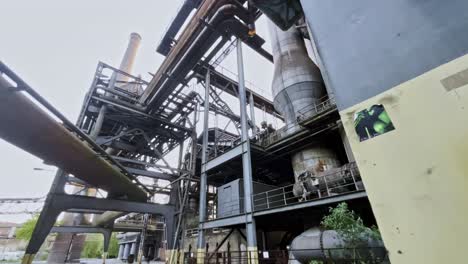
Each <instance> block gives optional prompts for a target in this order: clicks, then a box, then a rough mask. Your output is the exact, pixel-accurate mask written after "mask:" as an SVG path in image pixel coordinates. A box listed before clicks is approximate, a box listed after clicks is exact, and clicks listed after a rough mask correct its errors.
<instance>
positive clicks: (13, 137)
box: [0, 62, 147, 201]
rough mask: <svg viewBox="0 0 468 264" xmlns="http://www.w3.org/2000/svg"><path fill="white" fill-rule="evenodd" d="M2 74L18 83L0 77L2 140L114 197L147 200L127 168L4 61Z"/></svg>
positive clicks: (145, 194)
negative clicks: (36, 91) (27, 94)
mask: <svg viewBox="0 0 468 264" xmlns="http://www.w3.org/2000/svg"><path fill="white" fill-rule="evenodd" d="M0 72H4V73H6V74H7V75H8V76H9V78H10V79H12V80H14V81H15V82H16V84H17V87H15V86H13V85H12V84H11V83H9V82H8V81H7V80H6V79H4V78H3V77H1V76H0V138H2V139H4V140H6V141H7V142H9V143H11V144H13V145H15V146H17V147H19V148H21V149H23V150H25V151H27V152H29V153H31V154H33V155H35V156H37V157H39V158H41V159H43V160H44V161H45V162H46V163H49V164H52V165H54V166H57V167H59V168H61V169H63V170H64V171H66V172H68V173H70V174H73V175H74V176H75V177H76V178H79V179H81V180H83V181H86V182H87V183H89V184H91V185H93V186H96V187H98V188H101V189H103V190H105V191H107V192H108V193H109V194H110V195H111V196H112V197H114V198H122V199H123V198H126V199H131V200H136V201H146V199H147V193H146V192H145V191H144V190H142V189H140V188H139V187H138V186H137V185H136V184H135V183H133V182H132V180H131V179H130V178H129V177H128V176H127V175H125V174H124V173H125V169H124V168H123V167H122V168H120V167H121V165H120V164H118V163H117V162H116V161H115V160H113V159H112V157H107V156H106V155H105V151H104V150H102V149H101V148H100V147H99V146H98V145H96V143H94V141H92V140H91V139H90V138H89V137H88V136H87V135H86V134H84V133H83V132H82V131H80V130H79V129H77V128H76V127H75V126H74V125H73V124H72V123H71V122H70V121H68V120H67V119H66V118H65V117H64V116H63V115H61V114H60V113H59V112H58V111H57V110H56V109H55V108H53V107H52V106H51V105H50V104H48V103H47V102H46V101H45V100H43V99H42V97H40V96H39V95H38V94H37V93H35V92H34V90H32V89H31V88H30V87H29V86H27V85H26V84H25V83H24V82H22V81H21V79H19V77H17V76H16V75H14V74H12V72H11V71H10V70H9V69H8V68H7V67H6V66H5V65H4V64H3V63H1V62H0ZM21 89H23V90H27V92H28V93H29V94H31V93H32V92H31V90H32V91H33V93H32V94H31V95H32V96H33V97H34V98H35V99H36V100H37V99H38V98H39V99H42V100H43V101H44V102H40V103H41V104H42V105H44V106H45V107H46V108H47V109H49V110H50V111H51V112H52V113H53V114H54V115H55V116H57V117H58V118H59V119H60V120H62V122H64V124H60V123H59V122H57V121H56V120H55V119H54V118H53V117H52V116H50V115H49V114H48V113H47V112H46V111H44V110H43V109H42V108H40V107H39V106H38V105H36V104H35V103H34V102H33V101H32V100H31V99H30V98H29V97H28V96H26V95H25V94H24V93H23V92H21ZM67 128H68V129H67ZM69 129H71V130H73V132H74V133H75V134H78V135H79V137H80V138H81V139H83V140H85V142H84V141H83V140H81V139H80V138H78V136H76V135H75V134H73V133H72V132H70V130H69ZM91 147H92V148H91ZM93 149H94V150H93ZM95 150H97V151H98V152H99V154H98V153H96V152H95ZM101 151H102V152H103V153H101ZM103 156H104V157H106V159H107V160H105V159H104V158H103ZM109 161H111V162H112V163H113V164H111V163H110V162H109ZM129 175H130V174H129Z"/></svg>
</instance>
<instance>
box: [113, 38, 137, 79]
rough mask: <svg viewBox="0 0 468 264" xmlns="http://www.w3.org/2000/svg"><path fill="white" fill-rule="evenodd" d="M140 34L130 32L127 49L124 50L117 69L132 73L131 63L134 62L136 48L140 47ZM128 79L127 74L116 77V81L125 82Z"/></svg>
mask: <svg viewBox="0 0 468 264" xmlns="http://www.w3.org/2000/svg"><path fill="white" fill-rule="evenodd" d="M140 42H141V36H140V34H138V33H135V32H133V33H131V34H130V39H129V41H128V46H127V50H125V54H124V56H123V58H122V61H121V62H120V66H119V70H121V71H123V72H126V73H128V74H131V73H132V70H133V64H134V63H135V58H136V54H137V51H138V48H139V47H140ZM127 80H128V77H127V76H124V75H119V76H118V77H117V81H119V82H125V81H127Z"/></svg>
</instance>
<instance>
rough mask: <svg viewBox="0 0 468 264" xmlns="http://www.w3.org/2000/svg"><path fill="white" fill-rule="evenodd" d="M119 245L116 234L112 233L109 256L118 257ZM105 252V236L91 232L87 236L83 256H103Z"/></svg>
mask: <svg viewBox="0 0 468 264" xmlns="http://www.w3.org/2000/svg"><path fill="white" fill-rule="evenodd" d="M118 251H119V245H118V243H117V238H116V234H114V233H113V234H112V236H111V240H110V244H109V252H108V257H109V258H111V257H114V258H115V257H117V254H118ZM103 252H104V238H103V236H102V235H101V234H89V235H87V236H86V241H85V244H84V247H83V251H82V252H81V257H82V258H101V257H102V253H103Z"/></svg>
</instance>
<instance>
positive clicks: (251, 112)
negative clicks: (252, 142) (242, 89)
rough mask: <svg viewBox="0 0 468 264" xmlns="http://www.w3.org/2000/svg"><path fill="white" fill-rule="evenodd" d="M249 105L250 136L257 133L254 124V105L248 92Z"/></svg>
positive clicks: (251, 95)
mask: <svg viewBox="0 0 468 264" xmlns="http://www.w3.org/2000/svg"><path fill="white" fill-rule="evenodd" d="M249 107H250V121H251V122H252V136H253V137H255V136H256V135H257V132H258V131H257V126H256V125H255V124H256V123H255V105H254V98H253V94H252V93H250V96H249Z"/></svg>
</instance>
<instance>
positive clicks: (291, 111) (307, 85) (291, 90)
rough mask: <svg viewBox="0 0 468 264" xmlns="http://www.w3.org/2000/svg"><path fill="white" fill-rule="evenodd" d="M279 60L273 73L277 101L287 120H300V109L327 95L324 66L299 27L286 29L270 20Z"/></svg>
mask: <svg viewBox="0 0 468 264" xmlns="http://www.w3.org/2000/svg"><path fill="white" fill-rule="evenodd" d="M269 28H270V36H271V42H272V49H273V59H274V64H275V70H274V76H273V84H272V90H273V98H274V105H275V108H276V110H277V111H278V112H280V113H281V114H282V115H283V117H284V119H285V121H286V123H287V124H290V123H293V122H295V121H296V117H297V114H298V112H299V110H301V109H303V108H305V107H308V106H310V105H312V104H316V103H319V102H320V99H321V98H323V97H324V96H325V95H326V90H325V86H324V84H323V80H322V75H321V74H320V69H319V68H318V67H317V66H316V65H315V64H314V63H313V62H312V60H311V59H310V58H309V56H308V54H307V49H306V47H305V44H304V41H303V39H302V37H301V35H300V33H299V31H298V30H297V29H296V28H294V27H292V28H290V29H289V30H287V31H282V30H281V29H279V28H278V27H277V26H276V25H275V24H273V23H272V22H270V23H269Z"/></svg>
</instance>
